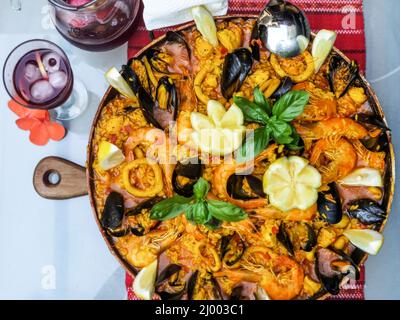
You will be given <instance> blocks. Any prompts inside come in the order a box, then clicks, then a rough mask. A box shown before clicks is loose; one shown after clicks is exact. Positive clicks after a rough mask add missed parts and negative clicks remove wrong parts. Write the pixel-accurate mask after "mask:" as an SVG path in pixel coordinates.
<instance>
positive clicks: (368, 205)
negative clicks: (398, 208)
mask: <svg viewBox="0 0 400 320" xmlns="http://www.w3.org/2000/svg"><path fill="white" fill-rule="evenodd" d="M347 214H348V215H349V216H350V217H352V218H356V219H358V220H359V221H360V222H361V223H362V224H365V225H372V224H378V223H381V222H382V221H383V220H385V218H386V211H385V210H384V209H383V208H382V207H381V206H380V205H379V204H378V203H376V202H375V201H373V200H371V199H360V200H356V201H352V202H350V203H349V204H348V208H347Z"/></svg>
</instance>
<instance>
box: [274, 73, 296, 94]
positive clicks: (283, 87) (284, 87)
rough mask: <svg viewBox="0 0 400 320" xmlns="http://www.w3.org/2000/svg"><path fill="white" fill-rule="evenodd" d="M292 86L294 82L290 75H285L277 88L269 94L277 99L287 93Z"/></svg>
mask: <svg viewBox="0 0 400 320" xmlns="http://www.w3.org/2000/svg"><path fill="white" fill-rule="evenodd" d="M293 86H294V83H293V81H292V79H290V77H285V78H283V79H282V80H281V84H280V85H279V87H278V89H276V91H275V92H274V93H273V94H272V95H271V98H272V99H279V98H281V97H282V96H283V95H285V94H286V93H288V92H289V91H290V90H291V89H292V87H293Z"/></svg>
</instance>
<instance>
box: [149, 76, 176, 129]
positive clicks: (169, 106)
mask: <svg viewBox="0 0 400 320" xmlns="http://www.w3.org/2000/svg"><path fill="white" fill-rule="evenodd" d="M156 102H157V104H156V106H155V107H154V108H153V111H154V113H153V116H154V119H155V120H156V121H157V123H159V124H160V126H161V127H162V128H163V129H165V128H167V127H168V125H169V124H170V123H171V121H173V120H175V119H176V116H177V114H178V93H177V90H176V87H175V84H174V82H173V80H172V79H171V78H169V77H167V76H164V77H162V78H160V80H159V81H158V84H157V88H156Z"/></svg>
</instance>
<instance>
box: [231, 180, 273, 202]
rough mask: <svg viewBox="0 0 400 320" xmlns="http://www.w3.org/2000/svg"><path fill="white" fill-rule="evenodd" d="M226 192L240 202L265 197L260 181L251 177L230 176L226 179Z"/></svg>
mask: <svg viewBox="0 0 400 320" xmlns="http://www.w3.org/2000/svg"><path fill="white" fill-rule="evenodd" d="M227 191H228V194H229V196H231V197H232V198H234V199H240V200H250V199H255V198H258V197H261V198H265V197H266V194H265V193H264V191H263V184H262V181H261V180H260V179H258V178H257V177H255V176H251V175H247V176H242V175H236V174H233V175H231V176H230V177H229V179H228V183H227Z"/></svg>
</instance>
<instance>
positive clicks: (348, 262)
mask: <svg viewBox="0 0 400 320" xmlns="http://www.w3.org/2000/svg"><path fill="white" fill-rule="evenodd" d="M315 267H316V272H317V275H318V277H319V279H320V281H321V283H322V285H323V286H324V288H325V290H326V291H328V292H329V293H330V294H332V295H337V294H338V293H339V292H340V288H339V286H340V283H341V281H342V280H343V278H344V277H345V276H347V277H350V278H353V279H354V280H357V279H358V278H359V276H360V273H359V268H358V266H357V265H356V264H355V263H354V261H353V260H352V259H351V258H350V257H349V256H347V255H346V254H345V253H343V252H341V251H337V250H335V249H333V248H318V249H317V251H316V266H315Z"/></svg>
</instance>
